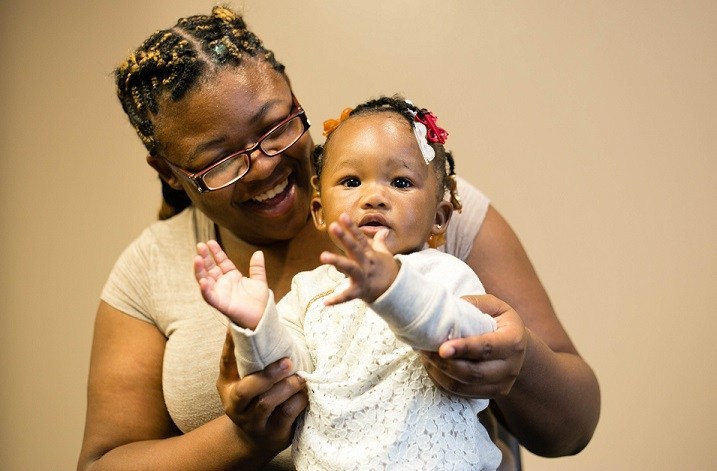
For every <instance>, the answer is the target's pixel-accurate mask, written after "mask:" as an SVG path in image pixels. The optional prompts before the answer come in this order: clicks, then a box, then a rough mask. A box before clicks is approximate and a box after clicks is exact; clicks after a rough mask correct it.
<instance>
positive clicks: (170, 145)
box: [153, 60, 313, 244]
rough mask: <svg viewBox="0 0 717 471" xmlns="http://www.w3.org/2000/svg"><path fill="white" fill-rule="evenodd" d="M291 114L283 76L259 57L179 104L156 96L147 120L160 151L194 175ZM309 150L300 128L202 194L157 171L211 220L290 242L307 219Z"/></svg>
mask: <svg viewBox="0 0 717 471" xmlns="http://www.w3.org/2000/svg"><path fill="white" fill-rule="evenodd" d="M293 111H295V107H294V106H293V102H292V96H291V89H290V87H289V84H288V83H287V81H286V78H285V77H284V76H283V75H281V74H279V73H278V72H276V71H275V70H273V69H272V68H271V67H270V66H268V65H267V64H266V63H265V62H263V61H260V60H246V61H244V62H243V63H242V66H241V67H239V68H229V69H221V70H220V71H219V72H217V73H216V75H210V76H209V78H208V79H206V80H205V81H204V82H202V83H200V84H199V86H198V87H197V88H196V89H194V90H193V91H192V92H190V93H189V94H188V95H187V96H185V97H184V98H182V99H181V100H179V101H172V100H170V99H165V100H163V101H160V103H159V112H158V114H157V115H156V116H155V117H154V119H153V123H154V126H155V137H156V139H157V142H158V144H159V146H160V151H159V152H160V156H161V157H162V158H164V159H166V160H168V161H169V162H171V163H172V164H174V165H176V166H178V167H180V168H182V169H185V170H187V171H189V172H191V173H196V172H199V171H200V170H203V169H204V168H206V167H208V166H209V165H211V164H213V163H214V162H216V161H218V160H220V159H222V158H223V157H226V156H228V155H230V154H232V153H235V152H237V151H241V150H243V149H246V148H249V147H251V146H252V145H253V144H254V143H255V142H257V140H258V139H259V138H260V137H261V136H263V135H264V134H265V133H266V132H267V131H269V130H270V129H271V128H272V127H273V126H275V125H276V124H277V123H279V122H281V121H282V120H283V119H284V118H286V117H287V116H288V115H289V114H290V113H292V112H293ZM312 148H313V143H312V141H311V137H310V136H309V133H308V132H307V133H305V134H304V135H303V136H302V137H301V138H300V139H299V140H298V141H297V142H296V143H295V144H294V145H293V146H291V147H290V148H288V149H287V150H286V151H284V152H283V153H281V154H279V155H276V156H273V157H268V156H267V155H265V154H263V153H262V152H261V151H260V150H257V151H255V152H254V153H252V155H251V168H250V170H249V172H248V173H247V174H246V175H244V176H243V177H242V178H241V179H240V180H239V181H237V182H236V183H234V184H232V185H229V186H228V187H226V188H222V189H219V190H215V191H211V192H206V193H199V191H198V190H197V188H196V187H195V186H194V184H193V183H192V182H190V181H189V180H187V179H186V178H184V177H183V176H181V175H180V174H178V173H177V172H174V171H172V170H171V169H169V167H168V166H165V167H166V168H165V169H164V170H160V173H162V174H164V176H165V178H166V179H168V181H169V183H170V184H171V185H172V186H174V187H181V188H183V189H184V190H185V191H186V192H187V194H188V195H189V197H190V199H191V200H192V202H193V203H194V205H195V206H196V207H197V208H199V209H200V210H202V212H204V213H205V214H206V215H207V216H209V218H211V219H212V220H213V221H214V222H215V223H216V224H217V225H219V226H221V227H223V228H225V229H227V230H229V231H230V232H231V233H232V234H234V235H235V236H236V237H238V238H240V239H242V240H244V241H246V242H249V243H254V244H267V243H271V242H276V241H280V240H288V239H291V238H292V237H294V236H295V235H296V234H297V233H298V232H299V231H300V230H301V229H302V228H303V227H304V226H305V225H306V223H307V218H308V216H309V205H310V199H311V186H310V183H309V182H310V178H311V173H312V172H311V164H310V154H311V150H312ZM155 166H156V165H155ZM167 171H168V172H170V173H169V174H168V175H167Z"/></svg>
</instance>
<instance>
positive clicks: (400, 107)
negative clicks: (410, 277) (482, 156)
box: [311, 95, 460, 209]
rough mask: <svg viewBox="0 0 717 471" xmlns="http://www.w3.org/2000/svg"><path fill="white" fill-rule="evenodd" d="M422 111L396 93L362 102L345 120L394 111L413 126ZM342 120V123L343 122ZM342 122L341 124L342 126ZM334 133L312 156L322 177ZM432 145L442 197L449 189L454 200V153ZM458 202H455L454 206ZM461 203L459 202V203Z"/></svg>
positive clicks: (441, 145)
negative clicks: (326, 152) (326, 149)
mask: <svg viewBox="0 0 717 471" xmlns="http://www.w3.org/2000/svg"><path fill="white" fill-rule="evenodd" d="M419 111H420V108H418V107H416V106H415V105H413V104H411V103H409V102H407V101H406V99H405V98H403V97H402V96H400V95H394V96H392V97H387V96H382V97H379V98H376V99H372V100H369V101H366V102H364V103H361V104H360V105H358V106H357V107H356V108H354V109H353V110H352V111H351V113H350V114H349V117H348V118H346V120H344V121H343V122H345V121H348V120H349V119H351V118H352V117H354V116H361V115H368V114H375V113H393V114H395V115H400V116H401V117H403V119H405V120H406V122H407V123H408V124H409V125H410V126H411V127H412V128H413V126H415V124H414V113H418V112H419ZM343 122H342V123H343ZM340 125H341V124H339V126H340ZM332 134H333V131H332V132H330V133H329V134H328V136H326V141H325V142H324V144H323V145H319V146H316V147H315V148H314V152H313V154H312V156H311V158H312V162H313V164H314V169H315V171H316V175H317V176H318V177H321V171H322V170H323V168H324V161H325V155H324V149H325V147H326V146H327V145H328V144H329V142H330V141H331V136H332ZM429 145H430V146H431V147H433V150H434V151H435V152H436V156H435V158H434V159H433V161H432V162H431V163H432V164H433V170H434V172H435V173H436V180H437V181H438V182H439V183H440V184H441V185H439V188H438V190H439V192H440V195H439V197H440V198H443V195H445V192H446V191H449V192H450V193H451V197H452V200H453V197H454V196H455V195H456V194H457V193H455V191H456V189H455V174H456V172H455V161H454V160H453V154H451V153H450V152H449V151H447V150H446V149H445V148H444V147H443V144H440V143H438V142H436V143H430V144H429ZM455 205H456V203H454V206H455ZM458 205H459V203H458ZM456 209H460V207H457V208H456Z"/></svg>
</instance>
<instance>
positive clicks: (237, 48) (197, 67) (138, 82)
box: [115, 6, 284, 219]
mask: <svg viewBox="0 0 717 471" xmlns="http://www.w3.org/2000/svg"><path fill="white" fill-rule="evenodd" d="M247 56H248V57H254V58H259V59H261V60H264V61H266V62H267V63H268V64H269V65H271V67H272V68H273V69H274V70H276V71H277V72H279V73H282V74H283V73H284V65H283V64H281V63H280V62H278V61H277V60H276V58H275V57H274V53H273V52H272V51H270V50H268V49H266V48H265V47H264V45H263V44H262V41H261V40H260V39H259V38H258V37H257V36H256V35H255V34H254V33H252V32H251V31H249V30H248V29H247V26H246V23H244V20H243V19H242V17H241V16H240V15H239V14H237V13H235V12H234V11H232V10H230V9H229V8H227V7H224V6H216V7H214V8H213V9H212V13H211V15H195V16H190V17H187V18H181V19H180V20H178V21H177V24H176V25H175V26H174V27H173V28H170V29H164V30H160V31H157V32H156V33H154V34H153V35H151V36H150V37H149V38H148V39H147V40H146V41H145V42H144V43H142V45H141V46H140V47H139V48H137V50H135V51H134V52H133V53H132V54H131V55H130V56H129V57H128V58H127V59H126V60H125V61H124V62H123V63H122V64H120V66H119V67H117V69H115V82H116V85H117V96H118V97H119V100H120V102H121V103H122V108H123V109H124V111H125V113H126V114H127V117H128V118H129V121H130V123H131V124H132V126H133V127H134V128H135V130H136V131H137V134H138V135H139V138H140V139H141V140H142V143H143V144H144V145H145V147H146V148H147V150H148V151H149V153H150V154H155V153H156V152H157V151H158V143H157V142H156V140H155V137H154V126H153V125H152V121H151V114H154V113H157V112H158V101H159V100H160V98H165V97H171V99H172V100H180V99H181V98H182V97H184V96H185V95H186V94H187V93H188V92H189V91H190V90H191V89H192V87H194V86H195V85H196V84H197V83H198V82H199V81H200V79H201V78H202V77H203V76H204V74H205V73H207V72H210V71H213V70H216V69H218V68H221V67H240V66H241V64H242V60H243V59H244V58H245V57H247ZM162 196H163V205H162V209H161V210H160V219H166V218H168V217H171V216H172V215H174V214H176V213H178V212H180V211H181V210H183V209H184V208H186V207H187V206H189V204H190V200H189V197H188V196H187V194H186V193H185V192H184V191H182V190H175V189H174V188H172V187H170V186H169V185H167V184H166V183H165V182H164V181H162Z"/></svg>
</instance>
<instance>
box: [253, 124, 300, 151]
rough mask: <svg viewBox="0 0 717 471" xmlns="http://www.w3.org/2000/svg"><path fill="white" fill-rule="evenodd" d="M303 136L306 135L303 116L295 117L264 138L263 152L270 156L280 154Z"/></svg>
mask: <svg viewBox="0 0 717 471" xmlns="http://www.w3.org/2000/svg"><path fill="white" fill-rule="evenodd" d="M302 134H304V122H303V121H302V120H301V116H294V117H293V118H291V119H290V120H289V121H287V122H285V123H284V124H282V125H281V126H279V127H278V128H276V129H274V130H273V131H272V132H271V133H270V134H269V135H267V136H266V137H265V138H264V140H263V141H262V142H261V151H262V152H264V153H265V154H266V155H269V156H271V155H276V154H280V153H281V152H284V151H285V150H286V149H288V148H289V147H291V146H292V145H294V143H295V142H296V141H298V140H299V138H300V137H301V135H302Z"/></svg>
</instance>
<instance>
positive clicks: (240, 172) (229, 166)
mask: <svg viewBox="0 0 717 471" xmlns="http://www.w3.org/2000/svg"><path fill="white" fill-rule="evenodd" d="M291 99H292V101H293V104H294V106H295V107H296V111H295V112H294V113H291V114H290V115H289V116H287V117H286V118H284V119H283V120H282V121H281V122H280V123H279V124H277V125H276V126H274V127H273V128H271V129H270V130H269V131H268V132H267V133H266V134H264V135H263V136H261V137H260V138H259V139H258V140H257V141H256V143H255V144H253V145H252V146H250V147H248V148H246V149H244V150H241V151H239V152H236V153H234V154H231V155H228V156H227V157H224V158H223V159H222V160H220V161H218V162H215V163H213V164H212V165H210V166H209V167H207V168H205V169H203V170H200V171H199V172H196V173H191V172H187V171H186V170H184V169H183V168H180V167H177V166H176V165H174V164H173V163H171V162H169V161H168V160H166V159H163V160H164V161H165V162H167V163H168V164H169V166H170V167H172V168H173V169H174V170H175V171H177V172H179V173H180V174H181V175H182V176H184V177H186V178H187V179H188V180H189V181H191V182H192V183H194V185H195V186H196V187H197V190H199V192H200V193H205V192H208V191H214V190H219V189H221V188H224V187H227V186H229V185H231V184H232V183H234V182H236V181H237V180H239V179H240V178H241V177H243V176H244V175H246V174H247V172H248V171H249V169H250V168H251V154H252V153H253V152H254V151H256V150H257V149H261V151H262V152H263V153H264V154H265V155H267V156H269V157H273V156H275V155H278V154H281V153H282V152H284V151H285V150H286V149H288V148H289V147H291V146H293V145H294V144H296V141H298V140H299V139H300V138H301V136H303V135H304V133H305V132H306V131H307V130H308V129H309V127H310V126H311V123H310V122H309V119H308V118H307V117H306V112H305V111H304V109H303V108H302V107H301V105H300V104H299V102H298V101H297V100H296V97H295V96H294V94H293V93H292V94H291Z"/></svg>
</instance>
